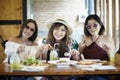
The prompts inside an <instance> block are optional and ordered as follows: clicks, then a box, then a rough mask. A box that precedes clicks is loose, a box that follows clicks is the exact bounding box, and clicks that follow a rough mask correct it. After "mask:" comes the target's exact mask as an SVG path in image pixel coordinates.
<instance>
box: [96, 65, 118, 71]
mask: <svg viewBox="0 0 120 80" xmlns="http://www.w3.org/2000/svg"><path fill="white" fill-rule="evenodd" d="M116 69H117V68H116V67H114V66H110V65H106V66H100V67H98V68H96V70H116Z"/></svg>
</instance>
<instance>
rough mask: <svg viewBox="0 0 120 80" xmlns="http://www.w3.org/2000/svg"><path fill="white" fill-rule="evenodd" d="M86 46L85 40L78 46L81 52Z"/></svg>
mask: <svg viewBox="0 0 120 80" xmlns="http://www.w3.org/2000/svg"><path fill="white" fill-rule="evenodd" d="M84 47H85V41H83V42H80V43H79V47H78V49H79V52H82V50H83V49H84Z"/></svg>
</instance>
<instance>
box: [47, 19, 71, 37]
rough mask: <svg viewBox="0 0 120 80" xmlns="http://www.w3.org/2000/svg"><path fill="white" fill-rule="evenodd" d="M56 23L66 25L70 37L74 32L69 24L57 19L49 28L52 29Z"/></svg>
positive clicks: (50, 23)
mask: <svg viewBox="0 0 120 80" xmlns="http://www.w3.org/2000/svg"><path fill="white" fill-rule="evenodd" d="M54 23H62V24H64V25H65V26H66V27H67V28H68V31H69V35H71V34H72V32H73V31H72V28H71V26H70V25H68V23H67V22H66V21H65V20H63V19H56V20H53V21H51V22H49V23H48V25H47V28H48V29H50V28H51V27H52V25H53V24H54Z"/></svg>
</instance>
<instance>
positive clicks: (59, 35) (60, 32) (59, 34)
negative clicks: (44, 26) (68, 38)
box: [53, 25, 66, 42]
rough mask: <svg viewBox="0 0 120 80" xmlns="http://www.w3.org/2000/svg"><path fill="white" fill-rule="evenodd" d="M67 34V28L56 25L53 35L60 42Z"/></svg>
mask: <svg viewBox="0 0 120 80" xmlns="http://www.w3.org/2000/svg"><path fill="white" fill-rule="evenodd" d="M65 34H66V28H65V26H63V25H62V26H59V27H56V28H55V29H54V30H53V36H54V38H55V39H56V41H58V42H59V41H60V40H61V39H63V38H64V37H65Z"/></svg>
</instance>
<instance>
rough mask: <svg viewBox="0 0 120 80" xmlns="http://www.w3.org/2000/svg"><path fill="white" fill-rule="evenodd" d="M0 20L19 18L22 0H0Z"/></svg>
mask: <svg viewBox="0 0 120 80" xmlns="http://www.w3.org/2000/svg"><path fill="white" fill-rule="evenodd" d="M0 14H1V15H0V20H21V19H22V0H0Z"/></svg>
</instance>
